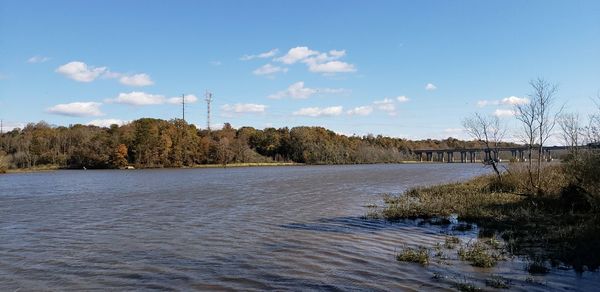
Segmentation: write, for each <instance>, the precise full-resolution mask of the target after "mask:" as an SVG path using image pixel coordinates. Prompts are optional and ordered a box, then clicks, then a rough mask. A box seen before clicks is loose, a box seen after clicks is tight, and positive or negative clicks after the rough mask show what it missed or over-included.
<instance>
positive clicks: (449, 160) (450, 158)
mask: <svg viewBox="0 0 600 292" xmlns="http://www.w3.org/2000/svg"><path fill="white" fill-rule="evenodd" d="M446 156H447V157H446V159H447V160H448V163H452V162H454V152H452V151H448V153H447V155H446Z"/></svg>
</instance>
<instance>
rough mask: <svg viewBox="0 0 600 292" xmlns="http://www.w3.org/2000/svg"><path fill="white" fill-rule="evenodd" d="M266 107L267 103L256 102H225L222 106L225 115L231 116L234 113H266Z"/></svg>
mask: <svg viewBox="0 0 600 292" xmlns="http://www.w3.org/2000/svg"><path fill="white" fill-rule="evenodd" d="M266 109H267V106H266V105H264V104H255V103H236V104H225V105H223V106H222V107H221V110H222V111H223V113H224V115H225V116H231V115H232V114H247V113H264V112H265V110H266Z"/></svg>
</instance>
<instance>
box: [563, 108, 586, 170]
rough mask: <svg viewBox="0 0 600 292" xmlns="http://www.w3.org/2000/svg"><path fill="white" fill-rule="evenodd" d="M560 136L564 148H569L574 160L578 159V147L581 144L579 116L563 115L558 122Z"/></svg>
mask: <svg viewBox="0 0 600 292" xmlns="http://www.w3.org/2000/svg"><path fill="white" fill-rule="evenodd" d="M558 125H559V126H560V129H561V135H562V138H563V142H564V143H565V146H567V147H568V148H569V151H570V152H571V155H573V158H574V159H577V157H578V155H577V154H578V150H579V148H578V147H579V145H580V144H581V142H582V141H581V137H582V130H583V128H582V127H581V119H580V118H579V114H576V113H565V114H563V115H562V116H561V117H560V119H559V120H558Z"/></svg>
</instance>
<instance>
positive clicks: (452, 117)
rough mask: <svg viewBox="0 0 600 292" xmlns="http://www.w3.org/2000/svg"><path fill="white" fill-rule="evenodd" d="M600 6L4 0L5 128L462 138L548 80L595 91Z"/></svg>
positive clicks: (576, 107) (571, 91) (579, 107)
mask: <svg viewBox="0 0 600 292" xmlns="http://www.w3.org/2000/svg"><path fill="white" fill-rule="evenodd" d="M599 15H600V1H210V2H209V1H133V0H125V1H23V0H21V1H4V0H3V1H0V118H2V119H3V120H4V122H5V125H8V126H9V127H11V126H18V125H22V124H24V123H28V122H37V121H40V120H44V121H47V122H48V123H50V124H55V125H69V124H75V123H83V124H87V123H90V122H93V123H96V124H106V123H108V122H111V121H117V122H119V121H129V120H133V119H137V118H141V117H155V118H163V119H170V118H175V117H180V116H181V107H180V105H179V104H178V102H179V101H180V99H179V100H178V98H180V97H181V94H188V95H187V96H188V97H187V98H188V103H189V106H188V107H187V110H186V120H188V122H191V123H194V124H197V125H199V126H200V127H205V123H206V122H205V120H206V105H205V103H204V98H203V96H204V91H205V90H206V89H208V90H210V91H212V92H213V93H214V102H213V119H212V120H213V124H215V125H218V124H222V123H224V122H230V123H231V124H232V125H233V126H235V127H239V126H246V125H247V126H253V127H257V128H264V127H267V126H273V127H283V126H288V127H293V126H298V125H319V126H324V127H327V128H330V129H332V130H335V131H337V132H340V133H345V134H359V135H363V134H367V133H373V134H384V135H390V136H396V137H407V138H427V137H431V138H441V137H448V136H454V137H465V136H464V133H462V132H461V131H460V128H461V120H462V119H463V118H464V117H465V116H468V115H470V114H472V113H474V112H481V113H485V114H497V115H500V116H502V119H503V120H505V121H506V122H507V123H508V124H510V125H513V126H514V122H513V119H514V118H513V117H510V114H511V108H512V104H514V103H518V102H523V100H524V98H526V97H527V94H528V93H529V92H530V89H529V85H528V81H529V80H530V79H533V78H537V77H543V78H545V79H547V80H548V81H551V82H556V83H558V84H559V86H560V91H559V98H560V102H561V103H564V104H565V105H566V107H567V109H568V110H569V111H576V112H580V113H581V114H582V115H586V114H589V113H590V112H591V111H592V108H593V102H592V100H591V97H593V96H595V95H597V94H598V92H599V90H600V17H599Z"/></svg>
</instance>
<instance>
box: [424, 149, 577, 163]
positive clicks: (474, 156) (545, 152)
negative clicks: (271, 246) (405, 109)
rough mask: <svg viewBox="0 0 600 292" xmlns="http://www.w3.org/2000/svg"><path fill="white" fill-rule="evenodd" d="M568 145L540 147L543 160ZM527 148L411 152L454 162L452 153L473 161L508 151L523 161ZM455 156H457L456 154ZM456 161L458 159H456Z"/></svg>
mask: <svg viewBox="0 0 600 292" xmlns="http://www.w3.org/2000/svg"><path fill="white" fill-rule="evenodd" d="M569 148H570V147H567V146H547V147H542V157H541V159H544V160H552V159H553V158H552V153H553V152H555V151H559V150H567V149H569ZM578 148H588V147H587V146H579V147H578ZM528 150H529V148H528V147H527V146H517V147H500V148H495V149H486V148H470V149H469V148H467V149H460V148H455V149H417V150H413V151H412V152H413V153H414V154H415V155H416V156H417V159H418V161H421V162H423V161H429V162H433V161H434V160H435V161H438V162H448V163H452V162H455V160H454V154H455V153H457V154H459V155H460V162H461V163H467V162H469V163H474V162H477V161H489V160H490V159H494V160H496V161H498V159H499V157H500V152H510V154H511V159H514V160H516V161H525V152H527V151H528ZM532 151H534V152H537V148H533V149H532ZM457 158H459V156H458V155H457ZM457 161H458V160H457Z"/></svg>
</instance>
